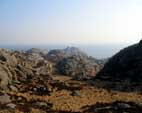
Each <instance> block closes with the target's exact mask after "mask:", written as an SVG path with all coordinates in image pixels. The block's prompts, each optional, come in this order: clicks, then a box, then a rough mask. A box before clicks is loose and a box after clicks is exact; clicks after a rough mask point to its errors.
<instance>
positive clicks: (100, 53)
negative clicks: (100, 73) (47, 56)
mask: <svg viewBox="0 0 142 113" xmlns="http://www.w3.org/2000/svg"><path fill="white" fill-rule="evenodd" d="M127 46H129V44H96V45H93V44H92V45H85V44H80V45H76V44H72V45H65V44H60V45H59V44H48V45H32V44H31V45H24V44H23V45H12V44H11V45H0V48H5V49H10V50H28V49H31V48H39V49H46V50H48V51H50V50H54V49H65V48H66V47H77V48H79V49H80V50H81V51H83V52H85V53H86V54H87V55H88V56H92V57H94V58H97V59H104V58H109V57H112V56H113V55H114V54H116V53H117V52H119V51H120V50H121V49H123V48H124V47H127Z"/></svg>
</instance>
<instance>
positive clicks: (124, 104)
mask: <svg viewBox="0 0 142 113" xmlns="http://www.w3.org/2000/svg"><path fill="white" fill-rule="evenodd" d="M118 107H119V108H121V109H127V108H130V107H131V106H130V105H129V104H126V103H118Z"/></svg>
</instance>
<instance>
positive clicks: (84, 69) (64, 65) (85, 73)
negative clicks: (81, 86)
mask: <svg viewBox="0 0 142 113" xmlns="http://www.w3.org/2000/svg"><path fill="white" fill-rule="evenodd" d="M100 68H101V67H100V66H99V65H98V64H97V63H96V62H95V59H91V58H88V57H87V58H81V57H76V56H72V57H68V58H64V59H63V60H61V61H60V62H59V63H58V64H57V69H58V70H59V73H61V74H63V75H67V76H72V77H73V78H75V79H78V80H82V79H87V78H90V77H93V76H95V75H96V73H97V72H98V71H99V70H100Z"/></svg>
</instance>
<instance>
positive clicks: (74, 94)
mask: <svg viewBox="0 0 142 113" xmlns="http://www.w3.org/2000/svg"><path fill="white" fill-rule="evenodd" d="M71 95H72V96H80V93H79V91H72V93H71Z"/></svg>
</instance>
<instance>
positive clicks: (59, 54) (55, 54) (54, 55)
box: [46, 47, 88, 63]
mask: <svg viewBox="0 0 142 113" xmlns="http://www.w3.org/2000/svg"><path fill="white" fill-rule="evenodd" d="M71 56H76V57H81V58H86V57H88V56H87V54H86V53H84V52H82V51H81V50H80V49H78V48H76V47H67V48H65V49H56V50H51V51H49V53H48V54H47V55H46V58H47V59H48V60H49V61H52V62H55V63H57V62H59V61H61V60H63V59H64V58H67V57H71Z"/></svg>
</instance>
